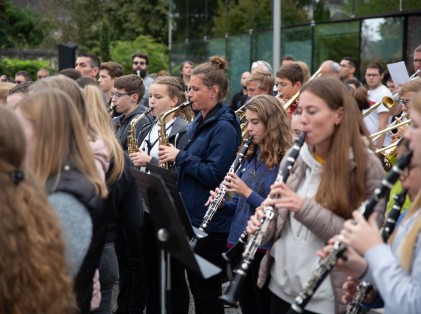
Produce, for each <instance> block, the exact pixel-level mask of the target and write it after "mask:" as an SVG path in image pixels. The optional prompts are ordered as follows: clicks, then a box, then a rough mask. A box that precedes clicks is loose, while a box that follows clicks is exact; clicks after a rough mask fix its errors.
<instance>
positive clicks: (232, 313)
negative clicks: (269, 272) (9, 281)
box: [111, 285, 383, 314]
mask: <svg viewBox="0 0 421 314" xmlns="http://www.w3.org/2000/svg"><path fill="white" fill-rule="evenodd" d="M117 293H118V285H115V287H114V290H113V301H112V307H111V309H112V311H113V312H114V311H115V310H116V309H117V304H116V297H117ZM379 313H383V311H382V310H381V309H380V310H376V311H374V310H371V311H370V312H368V314H379ZM189 314H194V303H193V297H192V296H191V295H190V310H189ZM225 314H241V311H240V309H239V308H237V309H234V308H227V309H225Z"/></svg>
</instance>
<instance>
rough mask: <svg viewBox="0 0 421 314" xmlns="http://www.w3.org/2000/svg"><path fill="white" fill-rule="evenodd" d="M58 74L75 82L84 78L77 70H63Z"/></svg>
mask: <svg viewBox="0 0 421 314" xmlns="http://www.w3.org/2000/svg"><path fill="white" fill-rule="evenodd" d="M58 74H60V75H64V76H66V77H68V78H70V79H72V80H74V81H76V80H77V79H78V78H79V77H81V76H82V74H80V72H79V71H78V70H76V69H75V68H67V69H63V70H61V71H60V72H59V73H58Z"/></svg>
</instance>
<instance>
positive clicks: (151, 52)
mask: <svg viewBox="0 0 421 314" xmlns="http://www.w3.org/2000/svg"><path fill="white" fill-rule="evenodd" d="M144 52H147V54H148V56H149V72H150V73H156V72H158V71H160V70H168V65H169V57H168V51H167V47H166V46H165V45H163V44H161V43H158V42H156V41H155V40H154V39H152V38H151V37H150V36H143V35H140V36H138V37H137V38H136V39H135V40H133V41H131V40H126V41H117V42H114V43H113V44H112V47H111V55H112V56H113V60H114V61H115V62H118V63H120V64H121V65H123V67H124V69H125V71H126V73H130V72H131V61H132V60H131V56H132V55H133V54H135V53H144Z"/></svg>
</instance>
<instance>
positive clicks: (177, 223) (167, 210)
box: [132, 168, 221, 314]
mask: <svg viewBox="0 0 421 314" xmlns="http://www.w3.org/2000/svg"><path fill="white" fill-rule="evenodd" d="M132 174H133V176H134V178H135V180H136V184H137V186H138V187H139V190H140V192H141V193H142V196H143V198H144V200H145V202H146V204H147V206H148V208H149V210H150V214H151V217H152V220H153V222H154V225H155V231H156V234H157V238H158V241H159V243H160V245H161V296H160V297H161V313H162V314H163V313H165V304H166V302H165V295H166V294H167V295H169V291H168V287H170V284H169V285H167V290H166V289H165V285H166V284H167V283H169V282H170V274H169V272H168V270H169V267H168V264H167V262H168V261H169V260H170V259H169V258H165V255H166V254H167V255H168V254H171V255H172V256H173V257H174V258H176V259H177V260H178V261H179V262H181V263H182V264H183V265H185V266H186V267H188V268H190V269H191V270H193V271H195V272H197V273H198V274H200V275H201V276H203V278H205V279H208V278H210V277H212V276H215V275H216V274H219V273H220V272H221V269H220V268H219V267H217V266H215V265H213V264H212V263H210V262H208V261H207V260H205V259H204V258H202V257H200V256H199V255H197V254H195V253H194V252H193V250H192V248H191V247H190V244H189V239H188V237H187V235H186V231H185V229H184V226H183V224H182V223H181V220H180V217H179V215H178V212H177V210H176V208H175V204H174V200H173V198H172V196H171V194H170V192H169V191H168V189H167V187H166V185H165V183H164V181H163V179H162V178H161V177H159V176H157V175H154V174H146V173H144V172H140V171H138V170H137V169H134V168H133V169H132ZM167 257H168V256H167ZM166 270H167V271H166Z"/></svg>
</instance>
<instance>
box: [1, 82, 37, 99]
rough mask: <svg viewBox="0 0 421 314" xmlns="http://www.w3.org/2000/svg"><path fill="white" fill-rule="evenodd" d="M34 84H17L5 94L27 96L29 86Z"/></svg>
mask: <svg viewBox="0 0 421 314" xmlns="http://www.w3.org/2000/svg"><path fill="white" fill-rule="evenodd" d="M33 83H34V82H32V81H30V82H24V83H22V84H18V85H16V86H14V87H12V88H11V89H10V90H9V92H8V93H7V95H8V96H10V95H13V94H18V93H21V94H24V95H27V94H28V92H29V86H31V85H32V84H33Z"/></svg>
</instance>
